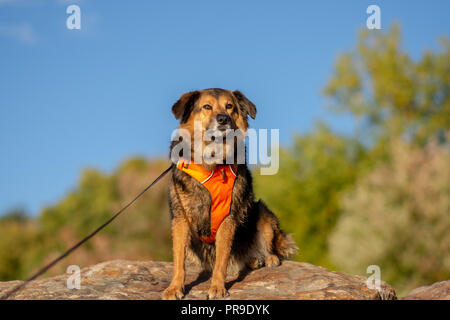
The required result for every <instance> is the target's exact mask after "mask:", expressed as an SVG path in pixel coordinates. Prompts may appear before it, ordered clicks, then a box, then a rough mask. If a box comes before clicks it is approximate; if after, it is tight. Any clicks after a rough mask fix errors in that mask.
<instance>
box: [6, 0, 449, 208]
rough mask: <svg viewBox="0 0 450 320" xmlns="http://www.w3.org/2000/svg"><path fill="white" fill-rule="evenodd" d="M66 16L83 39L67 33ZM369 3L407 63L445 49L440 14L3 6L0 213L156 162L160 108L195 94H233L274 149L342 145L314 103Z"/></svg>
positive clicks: (440, 8)
mask: <svg viewBox="0 0 450 320" xmlns="http://www.w3.org/2000/svg"><path fill="white" fill-rule="evenodd" d="M70 4H78V5H79V6H80V8H81V20H82V22H81V27H82V28H81V30H68V29H67V28H66V19H67V17H68V15H67V14H66V8H67V6H68V5H70ZM370 4H377V5H379V6H380V8H381V24H382V28H383V29H387V28H388V27H389V26H390V25H391V24H392V23H393V22H399V23H400V24H401V27H402V32H403V46H404V48H405V49H406V50H407V51H408V52H409V53H410V54H411V55H412V56H413V57H415V58H418V57H420V56H421V54H422V52H423V51H424V49H426V48H429V49H436V48H438V41H437V40H438V38H439V37H441V36H444V35H445V36H447V37H448V36H449V31H450V19H448V13H449V12H450V1H360V0H358V1H311V2H304V1H273V0H272V1H261V0H258V1H256V0H255V1H242V0H241V1H215V0H208V1H196V0H192V1H178V0H170V1H165V0H149V1H137V0H128V1H106V0H105V1H102V0H96V1H94V0H92V1H89V0H84V1H83V0H82V1H75V0H74V1H68V0H0V58H1V59H0V147H1V156H0V212H4V211H6V210H8V209H12V208H16V207H21V208H25V209H26V210H28V211H29V212H31V213H32V214H36V213H38V212H39V210H40V209H41V208H42V207H43V206H46V205H50V204H52V203H55V202H56V201H58V200H59V199H60V198H61V197H62V196H64V195H65V194H66V193H67V192H68V191H70V190H71V188H73V187H74V186H75V185H76V183H77V179H78V177H79V173H80V171H81V170H82V169H83V168H86V167H96V168H99V169H101V170H104V171H106V172H111V171H112V170H113V169H114V168H115V167H116V166H117V165H118V164H119V163H120V162H121V161H123V160H124V159H126V158H127V157H130V156H133V155H144V156H147V157H156V156H166V155H167V154H168V145H169V143H168V140H169V139H170V134H171V132H172V130H173V129H174V128H175V127H176V121H175V119H174V118H173V117H172V114H171V112H170V107H171V105H172V104H173V103H174V102H175V101H176V100H177V98H178V97H179V95H180V94H181V93H183V92H185V91H188V90H192V89H199V88H200V89H201V88H208V87H222V88H227V89H240V90H241V91H243V92H244V93H245V94H246V95H247V96H248V97H249V98H250V99H251V100H252V101H253V102H254V103H255V104H256V105H257V107H258V116H257V119H256V120H254V121H252V122H251V125H252V126H253V127H256V128H279V129H280V139H281V142H282V143H283V144H289V142H290V139H291V137H292V134H293V133H295V132H300V133H302V132H308V131H310V130H311V129H312V128H313V127H314V122H315V121H316V120H317V119H322V120H325V121H327V122H328V123H329V124H330V125H331V126H332V127H333V128H334V129H335V130H337V131H340V132H350V131H351V130H352V126H353V123H352V121H351V119H350V118H348V117H345V116H337V115H334V114H332V113H330V112H329V111H327V110H326V108H324V106H325V101H324V99H323V97H322V96H321V94H320V90H321V88H322V87H323V85H324V84H325V83H326V80H327V79H328V77H329V76H330V74H331V72H332V68H333V63H334V61H335V59H336V57H337V55H338V54H339V53H342V52H343V51H345V50H348V49H351V48H352V47H353V46H354V44H355V41H356V36H357V32H358V30H359V29H360V28H361V27H363V26H365V21H366V19H367V17H368V15H367V14H366V8H367V7H368V5H370Z"/></svg>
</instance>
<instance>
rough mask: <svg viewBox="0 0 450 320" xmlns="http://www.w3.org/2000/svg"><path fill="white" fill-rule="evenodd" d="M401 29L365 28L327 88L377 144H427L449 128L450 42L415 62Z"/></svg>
mask: <svg viewBox="0 0 450 320" xmlns="http://www.w3.org/2000/svg"><path fill="white" fill-rule="evenodd" d="M400 39H401V35H400V31H399V27H398V26H397V25H394V26H393V27H392V28H391V30H390V32H388V33H387V34H383V33H382V31H377V30H366V29H363V30H362V31H361V33H360V36H359V41H358V45H357V47H356V49H355V50H353V51H350V52H347V53H345V54H343V55H341V56H340V57H339V58H338V60H337V62H336V66H335V71H334V74H333V75H332V77H331V78H330V80H329V81H328V83H327V85H326V86H325V88H324V93H325V95H326V96H327V97H328V98H329V99H330V105H331V107H332V109H333V110H337V111H341V112H350V113H351V114H352V115H354V116H355V118H356V119H357V120H358V121H361V123H362V129H364V130H367V131H366V132H369V133H370V135H371V136H372V138H373V141H374V142H375V143H378V144H384V143H385V142H386V141H387V140H389V137H392V136H398V135H403V136H404V137H406V138H408V139H410V140H412V141H414V142H417V143H420V144H422V145H423V144H424V143H426V141H427V140H428V139H429V138H433V137H436V136H438V137H439V138H440V139H444V138H445V135H444V133H445V131H446V129H447V128H449V127H450V41H449V40H448V39H442V41H441V45H442V49H443V50H442V52H430V51H426V52H425V54H424V55H423V56H422V58H421V59H419V60H418V61H414V60H413V59H412V58H411V57H410V56H409V55H408V54H407V53H406V52H404V51H403V50H402V48H401V41H400Z"/></svg>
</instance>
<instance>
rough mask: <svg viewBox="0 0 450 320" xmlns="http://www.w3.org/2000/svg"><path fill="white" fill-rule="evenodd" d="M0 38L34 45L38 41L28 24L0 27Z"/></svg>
mask: <svg viewBox="0 0 450 320" xmlns="http://www.w3.org/2000/svg"><path fill="white" fill-rule="evenodd" d="M0 1H5V0H0ZM0 37H8V38H12V39H14V40H17V41H19V42H20V43H23V44H35V43H36V42H37V40H38V39H37V36H36V33H35V31H34V29H33V27H32V26H31V25H30V24H28V23H22V24H17V25H0Z"/></svg>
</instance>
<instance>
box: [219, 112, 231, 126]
mask: <svg viewBox="0 0 450 320" xmlns="http://www.w3.org/2000/svg"><path fill="white" fill-rule="evenodd" d="M216 120H217V122H218V123H219V124H221V125H224V124H229V123H230V122H231V118H230V116H229V115H227V114H226V113H219V114H218V115H217V116H216Z"/></svg>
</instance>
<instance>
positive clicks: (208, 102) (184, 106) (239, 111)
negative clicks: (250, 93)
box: [172, 89, 256, 132]
mask: <svg viewBox="0 0 450 320" xmlns="http://www.w3.org/2000/svg"><path fill="white" fill-rule="evenodd" d="M172 112H173V114H174V116H175V118H176V119H179V120H180V128H186V129H188V128H190V127H192V126H193V123H194V121H200V122H201V123H202V128H203V129H205V130H209V129H218V130H222V131H225V130H226V129H241V130H243V131H244V132H245V131H246V130H247V128H248V122H247V117H248V116H250V117H252V119H255V116H256V107H255V105H254V104H253V103H252V102H251V101H250V100H248V99H247V98H246V97H245V96H244V95H243V94H242V93H241V92H240V91H233V92H232V91H229V90H224V89H205V90H198V91H191V92H186V93H184V94H183V95H182V96H181V97H180V99H179V100H178V101H177V102H176V103H175V104H174V105H173V107H172Z"/></svg>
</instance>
